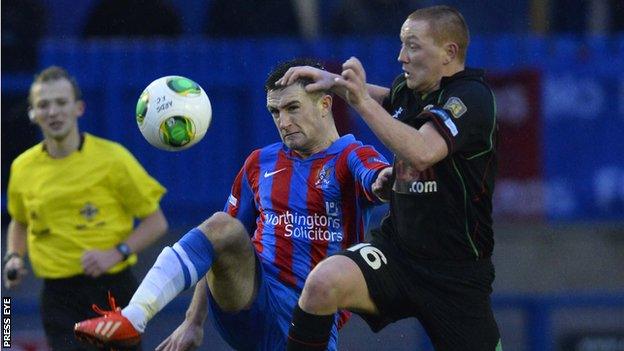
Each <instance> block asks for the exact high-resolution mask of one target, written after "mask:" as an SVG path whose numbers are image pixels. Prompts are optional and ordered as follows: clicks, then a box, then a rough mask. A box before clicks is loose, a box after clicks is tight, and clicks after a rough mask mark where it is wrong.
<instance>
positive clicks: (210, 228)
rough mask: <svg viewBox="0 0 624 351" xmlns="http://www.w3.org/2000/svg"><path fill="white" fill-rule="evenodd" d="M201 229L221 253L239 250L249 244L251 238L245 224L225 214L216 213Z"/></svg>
mask: <svg viewBox="0 0 624 351" xmlns="http://www.w3.org/2000/svg"><path fill="white" fill-rule="evenodd" d="M199 229H200V230H201V231H202V232H203V233H204V234H205V235H206V237H207V238H208V240H210V242H211V243H212V245H213V247H214V248H215V250H217V251H219V252H222V251H230V250H238V249H240V247H242V246H245V245H248V244H249V243H248V242H249V236H248V234H247V231H246V229H245V227H244V226H243V224H242V223H241V222H240V221H239V220H238V219H236V218H234V217H232V216H230V215H229V214H228V213H225V212H216V213H214V214H213V215H212V216H210V217H209V218H208V219H206V220H205V221H204V222H203V223H202V224H201V225H200V226H199Z"/></svg>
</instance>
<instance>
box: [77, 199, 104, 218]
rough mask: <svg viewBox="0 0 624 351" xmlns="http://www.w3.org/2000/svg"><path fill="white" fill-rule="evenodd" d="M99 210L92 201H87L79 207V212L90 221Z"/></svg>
mask: <svg viewBox="0 0 624 351" xmlns="http://www.w3.org/2000/svg"><path fill="white" fill-rule="evenodd" d="M98 212H100V210H98V208H97V207H95V206H94V205H93V204H92V203H90V202H87V203H86V204H84V206H82V208H81V209H80V214H81V215H82V216H83V217H84V218H85V219H86V220H87V221H90V220H92V219H93V218H95V216H96V215H97V214H98Z"/></svg>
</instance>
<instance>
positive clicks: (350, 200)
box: [225, 135, 389, 292]
mask: <svg viewBox="0 0 624 351" xmlns="http://www.w3.org/2000/svg"><path fill="white" fill-rule="evenodd" d="M388 166H389V164H388V162H387V161H386V159H385V158H384V157H383V156H382V155H381V154H379V153H378V152H377V151H376V150H375V149H374V148H373V147H371V146H364V145H362V143H361V142H359V141H357V140H356V139H355V138H354V137H353V135H345V136H343V137H341V138H340V139H338V140H336V141H335V142H334V143H333V144H332V145H331V146H330V147H329V148H327V149H326V150H325V151H323V152H319V153H317V154H314V155H312V156H310V157H308V158H306V159H301V158H300V157H298V156H297V154H296V153H294V152H293V151H292V150H290V149H289V148H287V147H286V146H285V145H284V144H283V143H281V142H280V143H275V144H271V145H268V146H266V147H264V148H262V149H259V150H255V151H253V152H252V153H251V154H250V155H249V157H247V160H246V161H245V164H244V165H243V167H242V169H241V170H240V171H239V173H238V175H237V176H236V179H235V180H234V184H233V185H232V190H231V193H230V196H229V198H228V201H227V204H226V206H225V211H226V212H228V213H229V214H230V215H232V216H234V217H236V218H238V219H239V220H240V221H242V222H243V224H244V225H245V227H246V228H247V230H248V232H249V233H250V235H251V236H252V238H251V239H252V242H253V245H254V247H255V249H256V251H257V252H258V256H259V257H260V259H261V261H262V263H263V267H264V268H265V272H266V273H267V274H270V275H272V276H273V277H274V278H277V279H278V280H279V281H281V282H283V283H284V284H286V285H287V286H290V287H292V288H294V289H295V290H296V291H298V292H300V291H301V289H302V288H303V284H304V282H305V279H306V277H307V276H308V274H309V273H310V271H311V270H312V268H314V266H316V264H318V263H319V262H320V261H321V260H322V259H323V258H325V257H327V256H328V255H331V254H333V253H336V252H339V251H341V250H343V249H346V248H347V247H349V246H351V245H353V244H356V243H359V242H361V241H363V240H364V233H365V230H366V228H365V225H366V222H367V219H368V214H369V210H370V207H371V206H372V205H374V204H377V202H376V200H375V199H376V197H375V196H374V195H373V194H372V191H371V186H372V184H373V182H374V181H375V179H376V177H377V174H378V173H379V171H380V170H381V169H383V168H385V167H388Z"/></svg>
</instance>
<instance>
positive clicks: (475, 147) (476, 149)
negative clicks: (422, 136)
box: [423, 82, 496, 157]
mask: <svg viewBox="0 0 624 351" xmlns="http://www.w3.org/2000/svg"><path fill="white" fill-rule="evenodd" d="M423 114H424V115H425V116H424V117H426V118H428V119H429V120H431V121H432V122H433V124H434V126H435V128H436V129H437V130H438V132H439V133H440V135H442V137H443V138H444V140H445V142H446V144H447V146H448V149H449V154H455V153H460V154H462V155H463V156H465V157H471V156H476V155H478V154H479V153H482V152H486V151H489V150H490V149H491V148H492V137H493V134H494V132H495V128H496V118H495V107H494V96H493V94H492V92H491V91H490V89H489V88H487V87H486V86H485V85H483V84H482V83H479V82H466V83H464V84H461V85H459V86H458V87H456V88H454V89H451V90H449V91H448V92H447V93H445V94H444V97H443V99H441V101H440V103H439V104H437V105H434V106H432V107H429V108H428V109H427V111H424V112H423Z"/></svg>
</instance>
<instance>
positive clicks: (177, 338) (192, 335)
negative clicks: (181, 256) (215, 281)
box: [156, 279, 208, 351]
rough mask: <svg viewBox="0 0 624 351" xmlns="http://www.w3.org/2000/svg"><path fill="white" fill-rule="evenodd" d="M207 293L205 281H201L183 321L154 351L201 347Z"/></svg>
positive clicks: (184, 349) (182, 350)
mask: <svg viewBox="0 0 624 351" xmlns="http://www.w3.org/2000/svg"><path fill="white" fill-rule="evenodd" d="M207 293H208V284H207V283H206V279H202V280H200V281H199V282H198V283H197V285H196V286H195V292H194V293H193V299H192V300H191V304H190V305H189V308H188V309H187V310H186V317H185V318H184V321H183V322H182V324H180V326H179V327H178V328H177V329H176V330H175V331H174V332H173V333H171V335H169V337H167V339H165V340H164V341H163V342H162V343H160V345H158V347H156V351H186V350H194V349H196V348H198V347H199V346H200V345H201V343H202V341H203V339H204V321H205V320H206V317H207V316H208V305H207V303H208V301H207V300H208V299H207Z"/></svg>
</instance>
